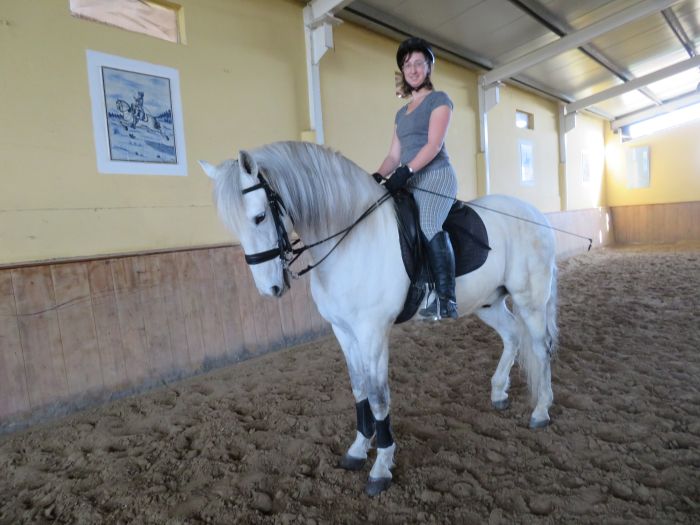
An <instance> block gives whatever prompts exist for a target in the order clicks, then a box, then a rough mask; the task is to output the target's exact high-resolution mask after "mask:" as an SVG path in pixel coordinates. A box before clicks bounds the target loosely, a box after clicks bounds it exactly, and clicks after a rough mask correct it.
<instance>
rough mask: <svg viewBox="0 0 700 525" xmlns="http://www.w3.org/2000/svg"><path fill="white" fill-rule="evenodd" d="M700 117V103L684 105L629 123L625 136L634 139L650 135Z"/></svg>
mask: <svg viewBox="0 0 700 525" xmlns="http://www.w3.org/2000/svg"><path fill="white" fill-rule="evenodd" d="M696 119H700V103H698V104H693V105H692V106H686V107H684V108H681V109H677V110H676V111H672V112H671V113H666V114H664V115H659V116H658V117H654V118H650V119H647V120H643V121H642V122H637V123H636V124H630V125H629V126H628V128H627V134H626V135H627V137H629V138H630V139H636V138H639V137H643V136H645V135H650V134H652V133H656V132H658V131H663V130H665V129H668V128H672V127H674V126H679V125H681V124H685V123H686V122H690V121H691V120H696Z"/></svg>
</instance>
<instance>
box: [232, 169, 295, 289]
mask: <svg viewBox="0 0 700 525" xmlns="http://www.w3.org/2000/svg"><path fill="white" fill-rule="evenodd" d="M258 181H259V182H258V183H257V184H254V185H253V186H250V187H249V188H246V189H244V190H243V191H242V193H243V195H245V194H246V193H250V192H252V191H256V190H264V191H265V196H266V197H267V204H268V206H269V207H270V214H271V215H272V220H273V221H274V223H275V230H276V232H277V247H275V248H272V249H270V250H266V251H264V252H257V253H251V254H247V253H246V254H245V262H247V263H248V264H249V265H250V266H252V265H254V264H261V263H264V262H267V261H271V260H272V259H274V258H276V257H279V258H280V260H281V261H282V268H283V270H284V282H285V284H286V285H287V288H289V276H290V274H292V271H291V270H290V268H289V265H290V264H291V263H292V262H294V260H295V258H294V259H293V258H291V256H292V255H294V254H295V253H296V252H297V250H295V249H294V248H293V247H292V243H291V241H290V240H289V235H288V234H287V229H286V228H285V227H284V221H283V220H282V216H283V215H284V214H285V213H287V210H286V208H285V207H284V203H283V202H282V199H281V198H280V196H279V194H278V193H277V192H276V191H275V190H273V189H272V187H271V186H270V184H269V183H268V182H267V180H265V177H263V176H262V174H260V173H258ZM292 275H294V274H292ZM294 277H296V275H294Z"/></svg>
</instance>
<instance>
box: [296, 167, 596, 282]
mask: <svg viewBox="0 0 700 525" xmlns="http://www.w3.org/2000/svg"><path fill="white" fill-rule="evenodd" d="M384 180H386V179H384ZM380 186H382V184H380ZM413 190H419V191H423V192H425V193H431V194H433V195H436V196H438V197H442V198H444V199H451V200H453V201H455V202H459V203H462V204H464V205H466V206H473V207H475V208H481V209H484V210H487V211H491V212H494V213H500V214H501V215H505V216H506V217H511V218H512V219H517V220H519V221H523V222H529V223H531V224H535V225H536V226H541V227H543V228H549V229H550V230H555V231H558V232H560V233H565V234H567V235H572V236H573V237H578V238H580V239H584V240H587V241H588V251H591V247H592V246H593V239H592V238H591V237H586V236H584V235H579V234H578V233H573V232H570V231H567V230H563V229H561V228H557V227H555V226H552V225H551V224H544V223H541V222H537V221H533V220H532V219H526V218H524V217H518V216H517V215H513V214H511V213H507V212H505V211H501V210H496V209H494V208H489V207H488V206H483V205H481V204H474V203H473V202H467V201H463V200H460V199H456V198H454V199H453V198H452V197H450V196H449V195H445V194H443V193H439V192H436V191H431V190H426V189H423V188H413ZM390 197H392V194H391V193H390V192H388V191H387V193H386V194H385V195H382V196H381V197H380V198H379V200H377V201H376V202H374V203H372V205H371V206H370V207H369V208H367V209H366V210H365V211H364V212H363V213H362V215H360V216H359V217H358V218H357V219H356V220H355V221H354V222H353V223H352V224H351V225H350V226H348V227H347V228H344V229H342V230H340V231H339V232H337V233H334V234H333V235H331V236H330V237H326V238H325V239H322V240H320V241H316V242H315V243H313V244H309V245H305V246H303V247H301V248H294V249H293V250H292V254H293V255H294V258H292V260H291V261H289V262H288V263H287V269H288V270H289V272H290V273H291V274H292V277H293V278H295V279H298V278H299V277H301V276H302V275H304V274H305V273H308V272H310V271H311V270H313V269H314V268H316V267H317V266H318V265H319V264H321V263H322V262H323V261H325V260H326V258H328V256H329V255H330V254H331V253H333V251H335V249H336V248H337V247H338V245H339V244H340V243H341V242H343V240H344V239H345V237H347V236H348V234H349V233H350V231H351V230H352V229H353V228H354V227H355V226H357V225H358V224H359V223H360V222H361V221H362V220H364V219H365V218H367V216H368V215H369V214H371V213H372V212H373V211H374V210H376V209H377V208H378V207H379V206H381V205H382V204H384V203H385V202H386V201H387V200H389V198H390ZM339 235H342V237H341V238H340V239H338V242H337V243H335V244H334V245H333V247H332V248H331V249H330V250H328V253H326V255H324V256H323V257H322V258H321V259H320V260H319V261H318V262H317V263H316V264H309V265H308V266H307V267H306V268H304V269H303V270H301V271H300V272H298V273H297V272H292V271H291V269H290V268H289V266H290V265H292V264H293V263H294V262H295V261H296V260H297V259H298V258H299V257H300V256H301V254H302V253H304V252H305V251H306V250H308V249H309V248H313V247H314V246H318V245H319V244H323V243H324V242H327V241H330V240H331V239H334V238H336V237H338V236H339ZM298 242H300V239H297V240H295V241H294V242H293V243H292V244H293V245H294V244H297V243H298Z"/></svg>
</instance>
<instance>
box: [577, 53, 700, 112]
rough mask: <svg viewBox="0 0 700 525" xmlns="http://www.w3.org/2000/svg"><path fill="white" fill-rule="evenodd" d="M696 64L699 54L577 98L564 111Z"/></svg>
mask: <svg viewBox="0 0 700 525" xmlns="http://www.w3.org/2000/svg"><path fill="white" fill-rule="evenodd" d="M698 66H700V56H694V57H693V58H689V59H687V60H684V61H683V62H678V63H676V64H673V65H671V66H668V67H665V68H663V69H659V70H658V71H654V72H653V73H649V74H648V75H644V76H643V77H639V78H635V79H633V80H630V81H629V82H625V83H624V84H620V85H618V86H613V87H611V88H609V89H606V90H604V91H601V92H599V93H594V94H593V95H591V96H589V97H586V98H582V99H581V100H577V101H576V102H572V103H570V104H567V105H566V112H567V113H573V112H575V111H579V110H581V109H584V108H587V107H588V106H592V105H594V104H597V103H598V102H602V101H603V100H608V99H610V98H613V97H617V96H619V95H622V94H623V93H627V92H628V91H633V90H635V89H638V88H639V87H641V86H646V85H648V84H651V83H652V82H657V81H659V80H663V79H664V78H668V77H670V76H673V75H677V74H678V73H680V72H681V71H685V70H687V69H692V68H694V67H698Z"/></svg>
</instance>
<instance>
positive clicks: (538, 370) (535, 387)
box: [518, 305, 554, 428]
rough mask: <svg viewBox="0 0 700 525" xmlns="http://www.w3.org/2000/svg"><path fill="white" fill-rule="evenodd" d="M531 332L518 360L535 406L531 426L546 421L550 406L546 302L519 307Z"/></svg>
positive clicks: (550, 377)
mask: <svg viewBox="0 0 700 525" xmlns="http://www.w3.org/2000/svg"><path fill="white" fill-rule="evenodd" d="M518 315H520V317H521V318H522V320H523V322H524V323H525V327H526V328H527V330H528V332H529V334H530V338H529V339H530V341H529V342H530V343H531V344H525V345H523V348H522V349H521V352H520V358H521V359H520V360H521V363H522V364H523V365H524V368H525V370H526V373H527V379H528V385H529V387H530V393H531V396H532V400H533V403H534V405H535V409H534V410H533V412H532V416H531V418H530V428H541V427H545V426H547V425H548V424H549V407H550V406H551V405H552V401H553V399H554V394H553V392H552V371H551V367H550V352H549V347H548V344H547V309H546V306H545V305H542V306H538V307H524V308H519V309H518Z"/></svg>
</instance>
